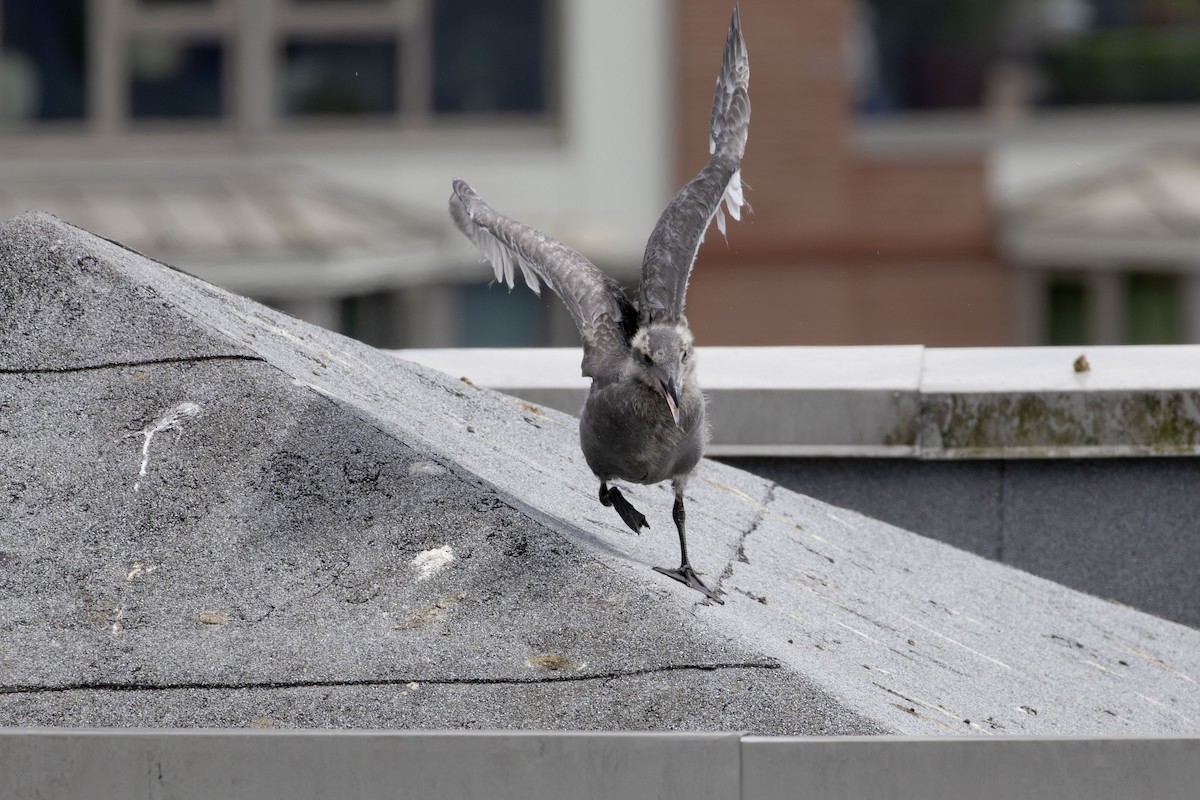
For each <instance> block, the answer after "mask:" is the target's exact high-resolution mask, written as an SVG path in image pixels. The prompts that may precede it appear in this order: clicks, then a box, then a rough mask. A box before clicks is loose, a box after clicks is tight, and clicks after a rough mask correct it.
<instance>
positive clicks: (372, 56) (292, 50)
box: [282, 39, 398, 116]
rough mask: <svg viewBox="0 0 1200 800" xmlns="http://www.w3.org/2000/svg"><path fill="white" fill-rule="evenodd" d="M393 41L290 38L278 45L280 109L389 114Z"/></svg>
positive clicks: (393, 100)
mask: <svg viewBox="0 0 1200 800" xmlns="http://www.w3.org/2000/svg"><path fill="white" fill-rule="evenodd" d="M397 59H398V54H397V45H396V43H395V41H394V40H391V39H389V40H387V41H374V42H368V41H292V42H288V43H287V45H286V46H285V48H284V75H283V85H282V89H283V109H284V112H285V113H286V114H288V115H290V116H312V115H328V116H360V115H364V114H393V113H395V111H396V108H397V97H396V95H397V87H396V63H397Z"/></svg>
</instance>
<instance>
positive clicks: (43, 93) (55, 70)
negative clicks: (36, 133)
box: [0, 0, 88, 122]
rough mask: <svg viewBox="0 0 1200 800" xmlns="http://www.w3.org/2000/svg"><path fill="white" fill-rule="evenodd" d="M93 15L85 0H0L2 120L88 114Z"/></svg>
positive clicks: (47, 118) (81, 117)
mask: <svg viewBox="0 0 1200 800" xmlns="http://www.w3.org/2000/svg"><path fill="white" fill-rule="evenodd" d="M87 21H88V15H87V4H86V2H85V0H5V1H4V2H0V33H2V36H3V38H2V39H0V121H5V122H8V121H14V122H23V121H40V120H80V119H83V117H84V115H85V113H86V110H87V102H86V93H87V92H86V87H87V79H86V69H87Z"/></svg>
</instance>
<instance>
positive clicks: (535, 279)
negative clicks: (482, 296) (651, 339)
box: [450, 180, 635, 378]
mask: <svg viewBox="0 0 1200 800" xmlns="http://www.w3.org/2000/svg"><path fill="white" fill-rule="evenodd" d="M450 216H451V218H452V219H453V220H454V224H455V225H457V226H458V229H459V230H460V231H462V232H463V234H465V235H466V237H467V238H468V239H470V240H471V241H472V242H473V243H474V244H475V246H476V247H478V248H479V249H480V250H481V251H482V252H483V254H484V255H485V256H487V259H488V261H490V262H491V263H492V268H493V269H494V270H495V272H496V280H497V281H503V282H504V283H507V284H508V288H509V289H511V288H512V287H513V283H514V280H515V277H516V270H517V268H520V270H521V274H522V275H524V277H525V282H526V283H527V284H529V288H530V289H532V290H533V291H534V293H535V294H539V295H540V294H541V284H542V283H545V284H546V285H547V286H549V287H550V288H551V289H552V290H553V291H554V293H555V294H557V295H558V296H559V298H560V299H561V300H562V301H563V304H564V305H565V306H566V307H567V311H568V312H570V314H571V318H572V319H574V320H575V324H576V326H578V328H579V335H580V337H581V338H582V339H583V374H584V375H586V376H588V377H591V378H605V377H610V375H611V373H613V372H614V371H615V370H617V369H619V364H620V359H623V358H624V355H625V353H626V352H627V351H628V347H629V338H630V337H631V336H632V335H633V326H634V323H635V315H634V311H633V306H632V304H631V303H630V302H629V298H628V297H626V296H625V292H624V291H622V289H621V287H620V286H619V285H618V284H617V282H616V281H614V280H613V279H612V278H610V277H608V276H607V275H605V274H604V273H603V272H601V271H600V270H599V269H598V268H597V267H596V266H595V265H594V264H592V262H590V261H588V260H587V259H586V258H584V257H583V256H581V255H580V254H579V253H577V252H575V251H574V250H572V249H571V248H569V247H567V246H566V245H565V244H563V243H562V242H560V241H558V240H557V239H555V238H554V237H552V236H547V235H546V234H544V233H542V232H541V231H539V230H535V229H534V228H531V227H529V226H528V225H523V224H521V223H520V222H517V221H516V220H514V219H512V218H511V217H506V216H504V215H503V214H500V213H498V212H497V211H496V210H495V209H494V208H492V207H491V206H489V205H488V204H487V203H485V202H484V201H483V199H482V198H481V197H480V196H479V195H478V194H476V193H475V190H474V189H472V188H471V187H470V186H468V185H467V183H466V182H465V181H461V180H455V181H454V194H452V195H450Z"/></svg>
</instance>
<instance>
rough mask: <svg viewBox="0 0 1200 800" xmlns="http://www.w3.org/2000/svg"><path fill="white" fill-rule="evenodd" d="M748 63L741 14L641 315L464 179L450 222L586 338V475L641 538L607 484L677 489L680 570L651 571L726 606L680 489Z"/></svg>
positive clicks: (661, 233)
mask: <svg viewBox="0 0 1200 800" xmlns="http://www.w3.org/2000/svg"><path fill="white" fill-rule="evenodd" d="M749 82H750V64H749V60H748V58H747V55H746V43H745V41H744V40H743V39H742V33H741V23H740V19H739V14H738V10H737V9H736V8H735V9H734V12H733V20H732V21H731V23H730V26H729V33H728V35H727V37H726V40H725V50H724V57H723V59H722V64H721V71H720V74H719V75H718V76H717V85H716V91H715V93H714V97H713V108H712V114H711V116H710V118H709V151H710V154H711V155H710V157H709V160H708V163H707V164H706V165H705V167H704V168H703V169H702V170H701V171H700V173H699V174H698V175H696V177H695V178H693V179H692V180H691V181H689V182H688V184H687V185H686V186H684V187H683V189H681V190H680V191H679V193H678V194H676V195H675V197H674V198H673V199H672V200H671V202H670V203H669V204H668V205H667V207H666V209H665V210H664V211H663V213H662V216H660V217H659V219H658V223H657V224H656V225H655V227H654V230H653V232H652V233H651V234H650V239H649V241H648V242H647V244H646V251H645V255H644V256H643V259H642V275H641V285H640V287H639V290H638V295H637V305H636V307H635V306H634V304H633V303H631V302H630V300H629V298H628V297H627V296H626V294H625V292H624V290H622V289H621V287H620V286H619V285H618V284H617V283H616V281H614V280H613V279H612V278H610V277H609V276H607V275H605V274H604V273H603V272H601V271H600V270H599V269H598V268H596V266H595V265H593V264H592V263H591V262H590V261H588V260H587V259H586V258H584V257H583V256H581V255H580V254H579V253H577V252H576V251H574V250H572V249H571V248H570V247H567V246H566V245H565V244H563V243H562V242H560V241H558V240H557V239H555V238H553V237H551V236H547V235H546V234H544V233H542V232H541V231H538V230H535V229H533V228H530V227H529V226H527V225H523V224H521V223H520V222H517V221H516V220H514V219H512V218H510V217H506V216H504V215H503V214H500V213H498V212H497V211H496V210H495V209H493V208H492V207H491V206H489V205H488V204H487V203H486V202H484V201H483V200H482V199H481V198H480V197H479V195H478V194H476V193H475V191H474V190H473V189H471V187H470V186H468V185H467V184H466V183H465V182H464V181H461V180H455V181H454V184H453V186H454V193H453V194H452V195H451V197H450V216H451V217H452V218H453V220H454V223H455V225H457V226H458V229H459V230H460V231H462V232H463V233H464V234H465V235H466V236H467V238H469V239H470V240H471V241H472V242H473V243H474V244H475V246H476V247H478V248H479V249H480V250H481V251H483V253H484V255H485V256H486V257H487V258H488V260H489V261H490V262H491V263H492V267H493V269H494V270H495V274H496V280H497V281H502V282H504V283H506V284H508V286H509V288H510V289H511V288H512V287H513V284H514V281H515V275H516V271H517V270H520V271H521V274H522V275H523V276H524V278H525V282H526V283H528V284H529V288H530V289H532V290H533V291H534V292H536V293H540V284H542V283H544V284H546V285H547V286H549V287H550V289H551V290H553V291H554V293H555V294H557V295H558V296H559V297H560V298H561V299H562V301H563V303H564V304H565V305H566V307H567V311H568V312H570V314H571V317H572V319H574V320H575V324H576V325H577V326H578V327H579V335H580V338H581V339H582V341H583V364H582V368H583V374H584V375H585V376H587V377H590V378H591V379H592V387H591V390H590V392H589V393H588V397H587V400H586V402H585V403H584V407H583V411H582V413H581V415H580V420H579V438H580V445H581V447H582V449H583V454H584V457H585V458H586V460H587V463H588V466H589V467H591V469H592V471H593V472H594V473H595V474H596V477H598V478H599V479H600V502H602V503H603V504H604V505H609V506H613V507H614V508H615V509H616V511H617V513H618V514H620V516H621V519H622V520H624V521H625V524H626V525H628V526H629V527H630V528H631V529H632V530H633V531H634V532H640V530H641V528H643V527H649V523H647V522H646V518H645V517H644V516H643V515H642V514H641V513H640V512H638V511H637V509H635V508H634V507H633V506H632V505H630V503H629V501H628V500H626V499H625V498H624V496H623V495H622V494H621V491H620V489H618V488H617V487H616V486H612V487H610V486H609V485H608V484H609V482H610V481H615V480H624V481H630V482H633V483H642V484H651V483H658V482H660V481H664V480H668V479H669V480H671V482H672V485H673V487H674V489H675V505H674V509H673V514H672V516H673V518H674V520H675V525H676V530H677V532H678V534H679V546H680V554H681V564H680V566H679V568H678V569H673V570H671V569H665V568H662V567H655V569H656V570H658V571H659V572H662V573H663V574H665V575H668V576H670V577H672V578H675V579H676V580H678V581H681V582H682V583H685V584H687V585H688V586H690V587H692V588H694V589H696V590H697V591H700V592H703V593H704V594H705V595H707V596H708V597H710V598H712V599H714V600H716V601H717V602H721V600H720V598H719V597H718V596H717V594H716V593H715V592H713V591H712V590H710V589H709V588H708V587H707V586H705V585H704V583H703V582H702V581H701V580H700V579H699V578H698V577H697V576H696V573H695V571H694V570H693V569H692V567H691V564H690V563H689V561H688V555H687V539H686V533H685V513H684V505H683V491H684V487H685V486H686V484H687V478H688V475H689V474H690V473H691V471H692V470H693V469H694V468H695V466H696V464H697V463H698V462H699V461H700V458H701V456H702V455H703V454H704V446H705V444H706V443H707V440H708V424H707V422H706V420H705V409H704V396H703V394H702V393H701V391H700V387H699V385H698V384H697V382H696V378H695V358H694V357H693V344H692V335H691V332H690V330H689V329H688V323H687V319H686V317H685V316H684V305H685V300H686V295H687V285H688V279H689V277H690V276H691V272H692V265H693V263H694V262H695V260H696V253H697V251H698V250H699V247H700V243H701V242H702V241H703V240H704V234H705V232H706V231H707V230H708V228H709V226H710V225H711V224H712V221H713V219H714V217H715V218H716V220H717V227H718V228H719V229H720V231H721V232H722V234H723V233H724V232H725V216H724V212H723V211H722V209H721V206H722V204H724V205H725V208H726V209H727V210H728V212H729V214H730V216H732V217H733V218H734V219H741V210H742V207H743V206H744V205H745V200H744V198H743V195H742V180H741V159H742V155H743V153H744V152H745V149H746V136H747V131H748V130H749V124H750V99H749V94H748V86H749Z"/></svg>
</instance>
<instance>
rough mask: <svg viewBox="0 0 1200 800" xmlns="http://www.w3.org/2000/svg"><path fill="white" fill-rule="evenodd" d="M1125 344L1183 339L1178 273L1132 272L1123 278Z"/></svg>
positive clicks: (1180, 340) (1181, 295)
mask: <svg viewBox="0 0 1200 800" xmlns="http://www.w3.org/2000/svg"><path fill="white" fill-rule="evenodd" d="M1125 284H1126V285H1125V330H1126V342H1127V343H1128V344H1180V343H1182V342H1183V327H1184V326H1183V283H1182V280H1181V279H1180V277H1179V276H1178V275H1169V274H1156V273H1147V272H1135V273H1132V274H1130V275H1128V276H1126V279H1125Z"/></svg>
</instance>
